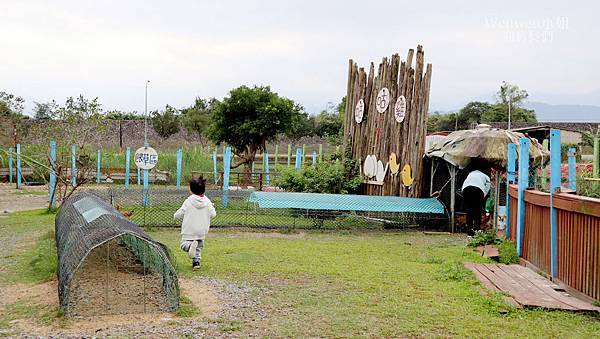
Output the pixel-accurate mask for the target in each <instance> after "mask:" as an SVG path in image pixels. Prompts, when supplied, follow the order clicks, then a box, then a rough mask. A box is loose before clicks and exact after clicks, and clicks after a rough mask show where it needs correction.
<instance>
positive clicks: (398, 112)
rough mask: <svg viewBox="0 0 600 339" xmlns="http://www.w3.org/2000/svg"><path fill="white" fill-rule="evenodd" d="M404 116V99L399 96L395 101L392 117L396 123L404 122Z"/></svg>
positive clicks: (402, 96)
mask: <svg viewBox="0 0 600 339" xmlns="http://www.w3.org/2000/svg"><path fill="white" fill-rule="evenodd" d="M405 115H406V98H405V97H404V95H401V96H399V97H398V99H397V100H396V106H394V117H395V118H396V121H397V122H402V121H404V116H405Z"/></svg>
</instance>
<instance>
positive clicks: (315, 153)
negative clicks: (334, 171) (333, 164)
mask: <svg viewBox="0 0 600 339" xmlns="http://www.w3.org/2000/svg"><path fill="white" fill-rule="evenodd" d="M312 165H313V167H315V166H316V165H317V152H314V151H313V152H312Z"/></svg>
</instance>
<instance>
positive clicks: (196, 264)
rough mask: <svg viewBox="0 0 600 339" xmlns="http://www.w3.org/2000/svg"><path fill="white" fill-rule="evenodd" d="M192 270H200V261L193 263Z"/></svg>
mask: <svg viewBox="0 0 600 339" xmlns="http://www.w3.org/2000/svg"><path fill="white" fill-rule="evenodd" d="M192 268H193V269H194V270H198V269H200V261H193V262H192Z"/></svg>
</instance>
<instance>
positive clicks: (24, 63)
mask: <svg viewBox="0 0 600 339" xmlns="http://www.w3.org/2000/svg"><path fill="white" fill-rule="evenodd" d="M598 12H600V5H599V4H598V2H595V1H581V2H578V1H568V2H565V1H536V4H533V1H522V0H521V1H494V2H487V1H486V2H484V1H460V0H458V1H457V0H452V1H429V2H426V1H398V0H395V1H394V0H390V1H388V0H378V1H348V0H345V1H342V0H340V1H324V0H322V1H312V0H302V1H283V0H279V1H206V0H195V1H164V0H163V1H150V0H144V1H82V0H77V1H75V0H74V1H60V0H53V1H28V0H21V1H16V0H0V90H3V91H8V92H11V93H14V94H17V95H20V96H23V97H24V98H26V100H27V101H28V103H29V104H28V109H31V107H32V102H33V101H38V102H44V101H49V100H51V99H56V100H57V101H59V102H61V103H62V102H64V99H65V98H66V97H67V96H77V95H79V94H83V95H85V96H88V97H96V96H97V97H99V98H100V100H101V102H102V104H103V107H104V108H105V109H120V110H137V111H143V110H144V84H145V81H146V79H149V80H151V84H150V87H149V108H150V109H156V108H160V107H164V105H165V104H170V105H173V106H175V107H184V106H188V105H190V104H191V103H192V102H193V100H194V98H195V97H197V96H200V97H217V98H221V97H223V96H224V95H226V93H227V91H228V90H230V89H231V88H234V87H237V86H239V85H242V84H246V85H253V84H257V85H271V86H272V88H273V89H274V90H275V91H276V92H278V93H279V94H281V95H283V96H286V97H289V98H292V99H294V100H295V101H297V102H299V103H300V104H302V105H304V106H305V107H306V109H307V111H309V112H310V113H317V112H318V111H320V110H321V109H323V108H325V107H326V105H327V103H328V102H339V100H340V98H341V97H343V96H344V95H345V90H346V76H347V74H346V73H347V60H348V59H349V58H353V59H354V60H356V61H357V62H358V63H359V64H360V65H364V66H367V65H368V62H370V61H378V60H380V59H381V58H382V57H383V56H388V55H391V54H392V53H395V52H398V53H400V54H401V56H402V59H404V58H405V55H406V51H407V50H408V48H414V47H416V45H417V44H422V45H423V46H424V48H425V60H426V62H431V63H433V80H432V91H431V100H430V101H431V103H430V110H431V111H434V110H443V111H447V110H451V109H455V108H458V107H460V106H461V105H463V104H464V103H466V102H468V101H471V100H492V95H493V93H494V92H495V91H496V90H497V88H498V87H499V85H500V83H501V82H502V80H507V81H510V82H512V83H515V84H518V85H519V86H521V87H522V88H524V89H526V90H528V91H529V93H530V100H531V101H543V102H547V103H551V104H592V105H600V67H599V65H598V64H599V62H598V61H599V60H600V44H599V43H598V42H599V39H600V38H599V37H600V28H599V26H598Z"/></svg>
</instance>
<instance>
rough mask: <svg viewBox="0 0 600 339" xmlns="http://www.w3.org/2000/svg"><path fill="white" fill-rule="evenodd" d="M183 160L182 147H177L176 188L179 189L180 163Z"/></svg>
mask: <svg viewBox="0 0 600 339" xmlns="http://www.w3.org/2000/svg"><path fill="white" fill-rule="evenodd" d="M182 161H183V149H182V148H181V147H179V148H178V149H177V190H178V191H181V163H182Z"/></svg>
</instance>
